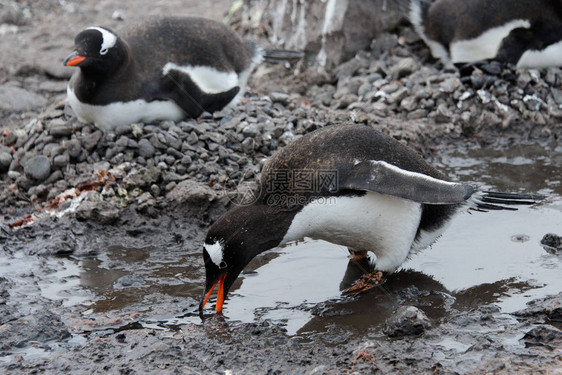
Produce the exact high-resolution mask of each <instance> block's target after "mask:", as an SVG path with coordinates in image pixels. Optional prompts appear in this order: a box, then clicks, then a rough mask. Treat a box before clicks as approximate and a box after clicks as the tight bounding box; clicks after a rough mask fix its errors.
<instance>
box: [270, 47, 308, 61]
mask: <svg viewBox="0 0 562 375" xmlns="http://www.w3.org/2000/svg"><path fill="white" fill-rule="evenodd" d="M303 57H304V53H303V52H299V51H291V50H287V49H264V50H263V59H264V61H265V62H268V63H270V64H271V63H273V64H275V63H283V62H293V61H296V60H300V59H302V58H303Z"/></svg>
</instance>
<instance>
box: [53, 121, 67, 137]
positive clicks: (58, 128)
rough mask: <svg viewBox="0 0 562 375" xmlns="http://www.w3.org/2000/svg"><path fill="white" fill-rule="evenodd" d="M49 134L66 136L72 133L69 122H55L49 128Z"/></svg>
mask: <svg viewBox="0 0 562 375" xmlns="http://www.w3.org/2000/svg"><path fill="white" fill-rule="evenodd" d="M49 134H51V135H52V136H53V137H68V136H70V135H71V134H72V125H70V124H69V123H62V124H56V125H54V126H51V127H50V128H49Z"/></svg>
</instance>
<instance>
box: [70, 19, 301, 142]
mask: <svg viewBox="0 0 562 375" xmlns="http://www.w3.org/2000/svg"><path fill="white" fill-rule="evenodd" d="M74 42H75V50H74V51H73V52H72V53H71V54H70V55H69V56H68V57H67V58H66V60H65V61H64V64H65V65H66V66H73V67H78V68H79V69H78V70H77V71H76V72H75V73H74V75H73V76H72V78H71V80H70V82H69V84H68V88H67V94H68V101H69V104H70V106H71V107H72V109H73V111H74V112H75V113H76V115H77V117H78V119H79V120H80V121H83V122H87V123H94V124H96V125H97V126H98V127H99V128H101V129H103V130H104V131H112V130H113V129H114V128H115V127H117V126H119V125H128V124H131V123H135V122H152V121H156V120H172V121H178V120H181V119H183V118H186V117H192V118H196V117H198V116H200V115H201V114H202V113H203V112H214V111H218V110H220V109H222V108H224V107H225V106H227V105H229V104H232V103H235V102H236V101H237V100H238V99H239V98H240V97H241V95H242V94H243V92H244V89H245V86H246V82H247V80H248V76H249V75H250V73H251V72H252V70H253V69H254V68H255V66H256V65H257V64H259V63H261V62H262V61H264V60H269V61H275V60H277V61H279V60H287V59H297V58H300V57H301V55H302V54H301V53H299V52H295V51H282V50H265V49H263V48H261V47H260V46H259V45H257V44H255V43H252V42H249V41H244V40H242V39H241V38H239V37H238V36H237V35H236V34H235V33H234V32H233V31H231V30H230V29H229V28H227V27H226V26H225V25H223V24H222V23H220V22H216V21H212V20H209V19H204V18H188V17H183V18H182V17H166V18H156V19H150V20H146V21H145V22H143V23H140V24H138V25H135V26H132V27H130V28H128V29H127V30H125V31H124V32H123V33H122V35H121V36H118V35H117V34H115V33H114V32H113V31H111V30H109V29H106V28H103V27H88V28H86V29H85V30H83V31H81V32H80V33H79V34H78V35H77V36H76V38H75V41H74Z"/></svg>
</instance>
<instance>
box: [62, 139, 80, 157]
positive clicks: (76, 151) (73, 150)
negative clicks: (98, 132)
mask: <svg viewBox="0 0 562 375" xmlns="http://www.w3.org/2000/svg"><path fill="white" fill-rule="evenodd" d="M65 145H66V151H67V152H68V156H70V157H71V158H72V159H77V158H78V157H79V156H80V153H81V152H82V145H81V144H80V141H79V140H78V139H71V140H69V141H68V142H66V143H65Z"/></svg>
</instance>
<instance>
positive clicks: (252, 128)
mask: <svg viewBox="0 0 562 375" xmlns="http://www.w3.org/2000/svg"><path fill="white" fill-rule="evenodd" d="M258 133H259V130H258V126H257V125H256V124H249V125H247V126H245V127H244V129H242V134H244V136H245V137H255V136H256V135H258Z"/></svg>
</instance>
